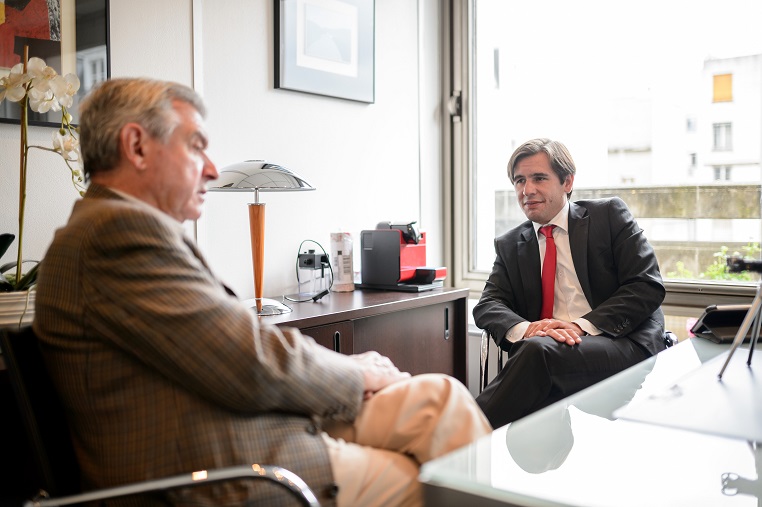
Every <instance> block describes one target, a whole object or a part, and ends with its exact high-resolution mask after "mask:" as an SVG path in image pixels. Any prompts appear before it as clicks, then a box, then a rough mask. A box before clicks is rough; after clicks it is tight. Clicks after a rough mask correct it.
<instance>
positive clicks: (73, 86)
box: [50, 74, 80, 107]
mask: <svg viewBox="0 0 762 507" xmlns="http://www.w3.org/2000/svg"><path fill="white" fill-rule="evenodd" d="M79 84H80V83H79V78H78V77H77V76H76V75H75V74H66V76H55V77H54V78H53V79H51V80H50V89H51V90H52V91H53V95H55V97H56V100H57V101H58V103H59V104H61V105H62V106H63V107H71V106H72V104H74V95H76V94H77V91H78V90H79Z"/></svg>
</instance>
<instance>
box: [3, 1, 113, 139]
mask: <svg viewBox="0 0 762 507" xmlns="http://www.w3.org/2000/svg"><path fill="white" fill-rule="evenodd" d="M109 1H110V0H61V1H60V8H59V16H60V14H61V12H62V11H63V10H68V9H73V10H74V30H75V34H74V35H75V37H74V38H73V39H74V40H75V41H76V42H75V43H73V44H68V43H67V40H72V38H71V35H70V34H68V33H67V26H66V24H65V23H62V22H61V18H59V19H58V30H59V33H60V37H59V40H58V41H51V40H44V39H40V38H35V37H29V36H27V35H26V34H24V33H21V31H20V32H19V33H17V34H13V37H12V39H10V38H7V40H12V41H13V42H12V44H11V45H12V47H6V46H5V45H3V44H2V43H0V54H2V55H5V56H6V58H5V59H4V60H5V61H7V60H8V56H18V59H17V60H16V61H17V62H20V61H21V59H22V58H23V51H24V46H25V45H27V46H29V58H32V57H38V58H42V59H43V60H45V63H46V64H47V65H49V66H51V67H53V68H54V69H55V70H56V72H58V73H59V74H62V75H66V74H68V73H75V74H76V75H77V77H79V80H80V88H79V91H78V92H77V95H76V96H75V97H74V104H73V105H72V107H70V108H68V109H67V110H68V112H69V113H70V114H71V115H72V117H73V123H74V124H77V123H78V122H79V107H78V104H79V102H80V100H81V99H82V98H83V97H84V96H85V95H86V94H87V93H88V92H89V91H90V90H91V89H92V87H93V86H94V85H95V84H96V83H98V82H99V81H103V80H105V79H108V78H109V77H111V50H110V47H111V44H110V40H109V17H110V16H109ZM19 4H20V5H22V6H23V8H29V7H30V6H31V7H34V2H28V3H24V2H19ZM12 8H13V7H10V6H9V5H8V4H7V3H6V6H5V9H6V18H8V14H9V12H8V11H9V9H12ZM13 14H14V15H15V14H17V15H19V16H23V14H24V13H23V10H22V11H20V12H15V13H13ZM49 15H50V16H51V17H53V14H49ZM54 25H55V20H51V27H52V26H54ZM4 29H5V30H8V29H9V28H8V27H5V28H4ZM53 31H54V29H53V28H51V32H53ZM61 41H63V44H62V42H61ZM8 72H10V67H9V66H7V65H0V73H2V74H0V75H5V74H7V73H8ZM20 117H21V109H20V107H19V104H18V103H15V102H10V101H8V100H4V101H2V102H0V123H15V124H18V123H19V122H20ZM28 120H29V125H37V126H46V127H60V126H61V112H60V111H58V112H53V111H51V112H48V113H42V114H41V113H37V112H34V111H32V110H29V117H28Z"/></svg>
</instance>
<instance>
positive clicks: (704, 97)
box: [449, 0, 762, 307]
mask: <svg viewBox="0 0 762 507" xmlns="http://www.w3.org/2000/svg"><path fill="white" fill-rule="evenodd" d="M452 1H453V11H452V26H453V27H454V28H453V34H452V37H453V44H451V46H452V48H453V57H452V61H451V68H452V76H453V78H452V80H451V86H452V94H453V96H459V97H462V100H463V104H462V107H459V108H457V110H458V115H457V117H454V118H453V121H452V122H451V123H450V128H451V143H452V146H451V147H449V148H450V150H449V151H450V152H451V154H452V165H453V181H452V184H451V186H452V193H453V196H454V197H453V203H452V216H453V219H452V220H453V224H452V225H453V227H452V230H453V244H454V249H453V254H452V255H453V260H452V265H453V271H454V280H453V281H454V283H455V284H456V285H458V286H468V287H470V288H471V289H472V291H473V292H474V294H478V293H480V292H481V290H482V289H483V287H484V280H485V279H486V277H487V275H488V274H489V271H490V269H491V268H492V263H493V262H494V255H495V254H494V247H493V239H494V238H495V237H496V236H498V235H500V234H502V233H503V232H505V231H507V230H508V229H509V228H512V227H514V226H516V225H518V224H519V223H521V222H523V221H524V220H526V218H525V217H524V215H523V213H522V212H521V210H520V209H519V207H518V205H517V203H516V198H515V193H514V191H513V188H512V186H511V184H510V181H509V180H508V177H507V172H506V164H507V162H508V159H509V157H510V155H511V153H512V152H513V150H514V149H515V148H516V147H518V146H519V145H520V144H521V143H522V142H524V141H526V140H528V139H531V138H535V137H549V138H553V139H557V140H559V141H562V142H564V144H566V145H567V147H568V148H569V150H570V151H571V154H572V156H573V157H574V160H575V163H576V165H577V169H578V173H577V177H576V179H575V189H574V196H573V199H582V198H594V197H604V196H612V195H618V196H620V197H622V198H623V199H624V200H625V201H626V202H627V203H628V205H629V207H630V209H631V210H632V212H633V214H634V215H635V216H636V218H637V220H638V222H639V224H640V226H641V227H642V228H643V229H644V230H645V233H646V236H647V237H648V239H649V241H650V242H651V243H652V245H653V246H654V248H655V249H656V252H657V257H658V258H659V263H660V266H661V269H662V274H663V276H664V278H665V280H666V282H667V287H668V292H669V294H670V295H669V296H668V304H671V303H669V301H671V302H672V303H674V304H675V305H685V307H688V306H690V305H691V304H694V305H696V306H700V305H701V304H703V302H704V301H706V299H705V298H706V295H707V294H724V295H729V296H730V297H732V296H734V295H736V296H737V295H739V294H742V295H743V296H744V297H747V296H748V295H749V294H750V293H753V289H754V285H753V284H751V283H749V281H751V280H753V279H754V277H755V276H756V275H753V274H748V273H743V274H741V275H743V276H741V275H732V276H726V275H723V274H722V273H721V271H722V267H723V266H721V265H718V263H719V264H722V263H723V262H724V260H723V258H722V257H720V256H718V255H716V254H718V253H721V252H730V253H732V252H735V251H738V252H749V253H756V254H757V255H758V250H757V249H755V248H756V247H757V246H758V245H759V243H760V238H761V237H762V221H761V220H760V207H759V202H760V174H761V173H762V164H760V158H761V157H760V153H762V141H761V139H762V135H760V133H761V132H762V84H761V83H760V80H759V76H760V75H762V37H748V34H749V33H756V31H758V27H757V26H756V20H758V19H762V2H748V1H743V0H728V2H729V3H728V4H727V5H725V4H723V5H724V7H723V9H722V10H717V9H716V6H715V4H713V3H711V2H708V1H704V0H699V1H697V2H694V3H691V4H690V6H688V5H687V4H681V3H670V2H667V3H664V2H660V1H658V0H644V1H642V2H637V3H630V4H629V5H628V6H624V5H622V4H619V3H616V2H613V3H612V2H602V1H595V0H581V1H568V0H548V1H546V2H542V3H538V2H506V1H505V0H452ZM585 12H596V16H584V15H582V13H585ZM572 19H573V20H574V22H570V21H569V20H572ZM625 19H626V22H624V20H625ZM539 20H541V22H538V21H539ZM643 27H648V37H643V31H642V30H643ZM705 34H712V36H711V37H709V36H706V35H705ZM707 55H712V57H711V58H707ZM497 83H499V86H496V84H497ZM733 87H735V94H733ZM731 99H732V100H733V103H732V104H728V103H727V101H730V100H731ZM733 123H735V124H737V125H743V128H744V131H747V130H748V132H749V135H748V136H746V135H745V136H744V138H743V139H742V138H741V137H738V138H737V139H736V143H735V146H734V145H733V143H732V141H733V140H732V135H731V134H732V130H731V125H732V124H733ZM731 149H732V150H734V151H730V150H731ZM731 156H734V157H736V158H731ZM735 164H738V165H735ZM731 167H733V170H732V173H731ZM731 175H732V178H733V180H732V181H731ZM742 203H747V204H748V203H751V205H742ZM699 292H700V293H701V298H703V299H701V302H698V301H699V298H697V297H695V294H698V293H699ZM669 298H676V299H669Z"/></svg>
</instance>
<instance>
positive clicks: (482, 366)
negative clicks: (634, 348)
mask: <svg viewBox="0 0 762 507" xmlns="http://www.w3.org/2000/svg"><path fill="white" fill-rule="evenodd" d="M491 342H492V336H490V334H489V331H487V330H486V329H483V330H482V338H481V343H480V344H479V351H480V352H479V392H482V391H483V390H484V388H485V387H487V385H488V384H489V382H490V380H491V379H490V378H489V349H490V343H491ZM675 344H677V335H675V333H673V332H672V331H664V345H666V346H667V348H669V347H671V346H673V345H675ZM493 346H494V347H495V348H496V349H497V365H496V370H495V375H497V374H498V373H500V370H502V369H503V361H504V359H505V356H504V354H505V351H504V350H503V349H501V348H500V347H498V346H497V345H493Z"/></svg>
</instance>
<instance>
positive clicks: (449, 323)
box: [260, 289, 468, 383]
mask: <svg viewBox="0 0 762 507" xmlns="http://www.w3.org/2000/svg"><path fill="white" fill-rule="evenodd" d="M467 298H468V290H467V289H435V290H432V291H427V292H421V293H412V294H411V293H405V292H392V291H378V290H368V289H365V290H359V289H358V290H355V291H354V292H345V293H341V292H332V293H331V294H329V295H328V296H326V297H325V298H323V299H321V300H320V301H318V302H312V301H310V302H306V303H289V304H290V305H291V307H292V308H293V312H292V313H288V314H284V315H276V316H263V317H260V319H261V321H262V322H263V323H264V322H267V323H271V324H275V325H278V326H289V327H297V328H299V329H300V330H301V331H302V333H304V334H306V335H308V336H311V337H313V338H314V339H315V340H316V341H317V342H318V343H320V344H321V345H323V346H324V347H328V348H330V349H333V350H336V351H337V352H341V353H342V354H358V353H361V352H366V351H369V350H375V351H377V352H379V353H381V354H383V355H385V356H388V357H389V358H390V359H391V360H392V361H393V362H394V364H395V365H397V367H399V369H400V370H403V371H407V372H410V373H411V374H420V373H446V374H448V375H452V376H453V377H455V378H457V379H458V380H460V381H461V382H464V383H465V380H466V332H467V316H466V311H467V310H466V308H467Z"/></svg>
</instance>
